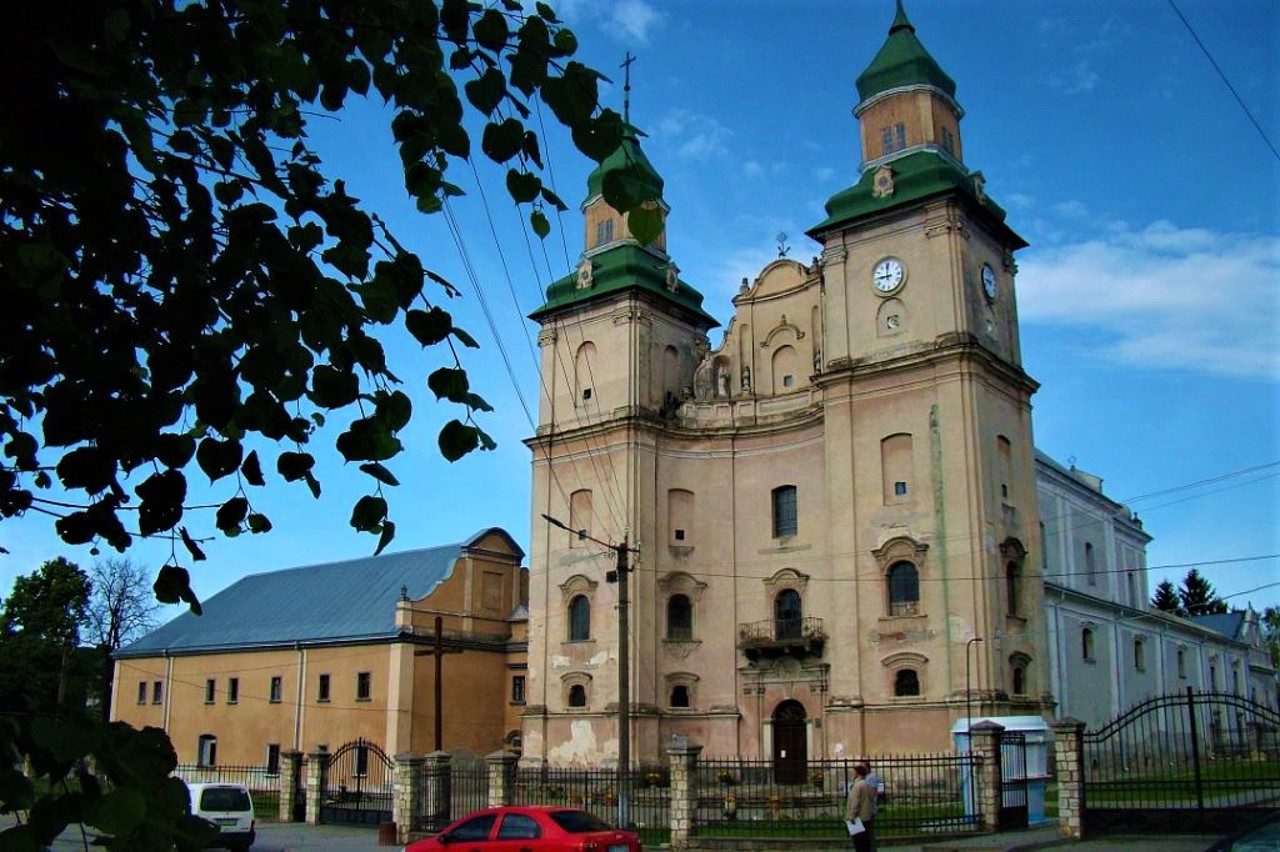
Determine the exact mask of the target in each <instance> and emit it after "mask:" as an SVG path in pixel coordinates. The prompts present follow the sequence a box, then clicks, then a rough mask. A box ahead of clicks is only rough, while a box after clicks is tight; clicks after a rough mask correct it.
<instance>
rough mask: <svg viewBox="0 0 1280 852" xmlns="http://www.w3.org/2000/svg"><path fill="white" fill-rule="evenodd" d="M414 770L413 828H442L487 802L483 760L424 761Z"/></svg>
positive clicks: (486, 772)
mask: <svg viewBox="0 0 1280 852" xmlns="http://www.w3.org/2000/svg"><path fill="white" fill-rule="evenodd" d="M414 771H415V772H416V773H417V774H418V778H417V781H416V783H415V785H414V786H415V788H416V789H417V791H418V798H417V800H416V801H415V802H414V803H413V819H412V826H411V827H412V829H413V831H420V832H429V833H434V832H437V831H442V830H443V829H444V828H445V827H446V826H447V825H449V824H450V823H452V822H454V821H455V820H458V819H461V818H462V817H464V816H466V815H467V814H469V813H471V812H472V811H478V810H483V809H484V808H487V807H488V806H489V770H488V768H487V766H486V765H485V764H484V763H478V764H477V763H456V764H452V765H450V764H423V765H421V766H419V767H417V768H416V769H415V770H414Z"/></svg>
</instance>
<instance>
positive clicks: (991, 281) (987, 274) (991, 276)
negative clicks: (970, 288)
mask: <svg viewBox="0 0 1280 852" xmlns="http://www.w3.org/2000/svg"><path fill="white" fill-rule="evenodd" d="M982 292H983V293H986V294H987V298H988V299H994V298H995V297H996V271H995V270H994V269H992V268H991V264H989V263H984V264H982Z"/></svg>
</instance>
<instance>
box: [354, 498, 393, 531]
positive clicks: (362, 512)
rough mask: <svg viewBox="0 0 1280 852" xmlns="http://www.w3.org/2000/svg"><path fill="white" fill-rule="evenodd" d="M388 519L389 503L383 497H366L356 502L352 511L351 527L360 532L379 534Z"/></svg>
mask: <svg viewBox="0 0 1280 852" xmlns="http://www.w3.org/2000/svg"><path fill="white" fill-rule="evenodd" d="M386 517H387V501H386V500H383V499H382V498H381V497H374V496H372V495H366V496H364V497H361V498H360V499H359V500H358V501H356V505H355V508H354V509H352V510H351V526H353V527H355V528H356V529H357V530H359V531H360V532H378V531H379V528H380V527H381V525H382V521H383V520H384V519H385V518H386Z"/></svg>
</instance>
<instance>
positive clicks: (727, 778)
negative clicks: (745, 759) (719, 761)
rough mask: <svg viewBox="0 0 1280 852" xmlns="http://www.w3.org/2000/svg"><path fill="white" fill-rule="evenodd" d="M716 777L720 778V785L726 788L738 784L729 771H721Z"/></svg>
mask: <svg viewBox="0 0 1280 852" xmlns="http://www.w3.org/2000/svg"><path fill="white" fill-rule="evenodd" d="M716 777H717V778H719V779H720V783H721V784H723V785H725V786H726V787H728V786H730V785H731V784H735V783H737V779H736V778H734V777H733V773H732V772H730V771H729V770H727V769H721V770H720V773H719V774H718V775H716Z"/></svg>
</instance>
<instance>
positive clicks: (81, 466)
mask: <svg viewBox="0 0 1280 852" xmlns="http://www.w3.org/2000/svg"><path fill="white" fill-rule="evenodd" d="M57 471H58V478H59V479H60V480H62V485H63V487H64V488H83V489H84V490H85V491H87V492H89V493H90V494H97V493H98V492H100V491H105V490H106V489H107V487H108V486H110V485H111V482H112V480H114V479H115V474H116V463H115V460H114V459H112V457H111V455H110V454H109V453H106V452H104V451H102V450H101V449H99V448H98V447H80V448H79V449H75V450H72V451H71V452H69V453H67V454H66V455H65V456H63V457H62V459H61V461H59V462H58V468H57Z"/></svg>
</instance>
